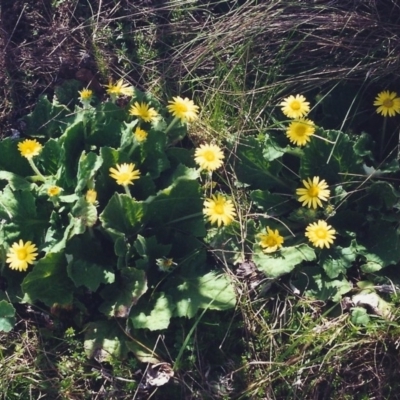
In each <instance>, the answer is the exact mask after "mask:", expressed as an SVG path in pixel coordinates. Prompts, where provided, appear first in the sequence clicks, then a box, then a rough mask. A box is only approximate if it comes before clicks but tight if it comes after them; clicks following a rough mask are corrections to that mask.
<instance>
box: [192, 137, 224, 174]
mask: <svg viewBox="0 0 400 400" xmlns="http://www.w3.org/2000/svg"><path fill="white" fill-rule="evenodd" d="M223 159H224V153H223V152H222V150H221V149H220V148H219V147H218V146H217V145H215V144H202V145H200V147H199V148H198V149H196V151H195V153H194V161H195V162H196V164H198V165H200V168H201V169H206V170H207V171H215V170H216V169H218V168H219V167H220V166H221V165H222V160H223Z"/></svg>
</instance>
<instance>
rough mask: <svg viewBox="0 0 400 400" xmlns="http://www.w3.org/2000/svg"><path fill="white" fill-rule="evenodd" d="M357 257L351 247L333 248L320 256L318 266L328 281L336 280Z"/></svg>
mask: <svg viewBox="0 0 400 400" xmlns="http://www.w3.org/2000/svg"><path fill="white" fill-rule="evenodd" d="M356 256H357V252H356V249H355V248H354V247H352V246H350V247H346V248H342V247H340V246H335V247H333V248H332V249H330V250H328V251H324V252H322V253H321V256H320V264H321V265H322V268H323V269H324V270H325V272H326V274H327V275H328V276H329V278H330V279H334V278H337V277H338V276H339V275H340V274H345V273H346V270H347V268H350V267H351V265H352V263H353V261H355V259H356Z"/></svg>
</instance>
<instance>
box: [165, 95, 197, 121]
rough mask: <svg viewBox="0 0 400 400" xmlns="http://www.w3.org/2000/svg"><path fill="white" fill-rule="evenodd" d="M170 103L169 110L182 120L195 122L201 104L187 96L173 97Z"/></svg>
mask: <svg viewBox="0 0 400 400" xmlns="http://www.w3.org/2000/svg"><path fill="white" fill-rule="evenodd" d="M168 103H170V105H168V106H167V108H168V111H169V112H170V113H171V114H172V115H173V116H174V117H175V118H179V119H180V120H181V122H193V121H194V120H196V119H197V114H198V112H199V106H196V105H195V104H194V103H193V100H189V99H188V98H187V97H185V98H184V99H182V97H179V96H177V97H173V98H172V100H170V101H169V102H168Z"/></svg>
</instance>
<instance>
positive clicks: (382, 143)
mask: <svg viewBox="0 0 400 400" xmlns="http://www.w3.org/2000/svg"><path fill="white" fill-rule="evenodd" d="M386 125H387V117H384V118H383V128H382V135H381V145H380V148H379V161H382V158H383V150H384V147H385V136H386Z"/></svg>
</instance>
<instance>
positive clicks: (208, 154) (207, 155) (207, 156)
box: [204, 151, 215, 161]
mask: <svg viewBox="0 0 400 400" xmlns="http://www.w3.org/2000/svg"><path fill="white" fill-rule="evenodd" d="M204 158H205V159H206V160H207V161H214V160H215V156H214V153H213V152H212V151H206V152H205V153H204Z"/></svg>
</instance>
